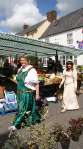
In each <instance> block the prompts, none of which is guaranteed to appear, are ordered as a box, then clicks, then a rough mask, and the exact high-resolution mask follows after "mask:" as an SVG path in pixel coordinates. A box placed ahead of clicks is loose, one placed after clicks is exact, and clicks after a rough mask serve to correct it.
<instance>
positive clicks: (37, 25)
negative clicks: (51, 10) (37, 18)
mask: <svg viewBox="0 0 83 149" xmlns="http://www.w3.org/2000/svg"><path fill="white" fill-rule="evenodd" d="M45 21H46V20H43V21H41V22H39V23H37V24H35V25H33V26H30V27H28V28H27V29H23V31H21V32H19V33H17V35H21V36H22V35H24V34H26V33H30V32H32V31H35V30H36V29H37V28H38V27H39V26H41V25H42V24H43V23H44V22H45Z"/></svg>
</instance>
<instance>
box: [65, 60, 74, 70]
mask: <svg viewBox="0 0 83 149" xmlns="http://www.w3.org/2000/svg"><path fill="white" fill-rule="evenodd" d="M69 64H70V65H71V70H72V71H73V62H72V61H67V62H66V71H68V65H69Z"/></svg>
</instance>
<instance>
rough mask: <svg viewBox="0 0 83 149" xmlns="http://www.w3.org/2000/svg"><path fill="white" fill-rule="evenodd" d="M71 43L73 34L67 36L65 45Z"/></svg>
mask: <svg viewBox="0 0 83 149" xmlns="http://www.w3.org/2000/svg"><path fill="white" fill-rule="evenodd" d="M72 43H73V34H72V33H69V34H67V44H72Z"/></svg>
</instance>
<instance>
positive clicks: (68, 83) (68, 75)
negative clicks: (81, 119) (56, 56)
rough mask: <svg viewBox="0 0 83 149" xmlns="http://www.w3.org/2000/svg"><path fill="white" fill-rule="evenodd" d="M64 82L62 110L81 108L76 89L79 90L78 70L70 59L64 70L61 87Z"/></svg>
mask: <svg viewBox="0 0 83 149" xmlns="http://www.w3.org/2000/svg"><path fill="white" fill-rule="evenodd" d="M63 84H64V92H63V100H62V110H61V112H65V111H66V110H76V109H79V104H78V101H77V96H76V90H77V71H76V69H75V68H74V66H73V62H72V61H71V60H68V61H67V63H66V69H65V70H64V71H63V79H62V81H61V83H60V85H59V88H61V86H62V85H63Z"/></svg>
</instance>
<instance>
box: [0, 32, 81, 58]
mask: <svg viewBox="0 0 83 149" xmlns="http://www.w3.org/2000/svg"><path fill="white" fill-rule="evenodd" d="M56 52H57V53H58V54H61V55H62V54H63V55H66V54H67V55H75V56H77V55H81V54H83V50H80V49H78V50H77V49H75V48H69V47H65V46H61V45H56V44H52V43H46V42H42V41H39V40H34V39H29V38H27V37H26V38H25V37H22V36H17V35H11V34H6V33H0V55H12V56H13V55H22V54H28V55H35V53H37V56H39V57H41V56H52V55H56Z"/></svg>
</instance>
